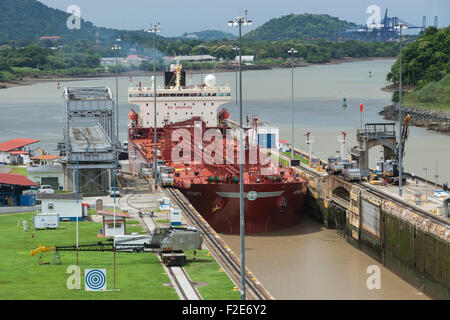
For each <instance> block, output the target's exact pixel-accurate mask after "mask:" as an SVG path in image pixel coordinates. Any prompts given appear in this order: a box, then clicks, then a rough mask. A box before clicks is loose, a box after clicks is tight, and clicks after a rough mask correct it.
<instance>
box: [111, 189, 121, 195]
mask: <svg viewBox="0 0 450 320" xmlns="http://www.w3.org/2000/svg"><path fill="white" fill-rule="evenodd" d="M109 195H110V196H111V197H114V196H116V197H120V196H121V194H120V189H119V188H117V187H115V188H114V187H112V188H111V189H109Z"/></svg>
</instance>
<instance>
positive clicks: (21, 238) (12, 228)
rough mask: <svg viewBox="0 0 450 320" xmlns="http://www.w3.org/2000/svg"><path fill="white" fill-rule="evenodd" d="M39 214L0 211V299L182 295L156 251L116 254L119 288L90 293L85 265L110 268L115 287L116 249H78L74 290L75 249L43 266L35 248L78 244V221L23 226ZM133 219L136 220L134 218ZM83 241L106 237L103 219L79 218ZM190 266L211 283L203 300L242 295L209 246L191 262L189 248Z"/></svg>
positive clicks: (47, 258)
mask: <svg viewBox="0 0 450 320" xmlns="http://www.w3.org/2000/svg"><path fill="white" fill-rule="evenodd" d="M33 215H34V213H23V214H8V215H1V216H0V300H6V299H8V300H13V299H14V300H17V299H36V300H44V299H45V300H48V299H50V300H53V299H56V300H69V299H70V300H74V299H75V300H77V299H92V300H98V299H145V300H178V299H179V297H178V295H177V294H176V292H175V290H174V289H173V288H172V287H167V286H164V284H165V283H170V280H169V278H168V276H167V275H166V274H165V272H164V269H163V267H162V266H161V264H160V262H159V260H158V257H157V256H156V255H155V254H153V253H139V254H136V253H125V252H118V253H116V288H117V289H120V291H107V292H88V291H85V290H84V269H91V268H101V269H107V271H106V273H107V288H108V290H109V289H113V288H114V278H113V253H112V252H79V255H78V258H79V266H80V268H81V290H69V289H67V287H66V282H67V279H68V277H69V276H70V274H67V273H66V270H67V268H68V267H69V266H70V265H74V264H76V253H75V252H60V256H61V260H62V264H61V265H53V264H50V265H38V261H39V255H40V254H39V253H38V254H36V255H35V256H34V257H30V251H31V250H33V249H36V248H38V247H39V245H40V244H42V245H44V246H63V245H74V244H75V239H76V223H75V222H60V228H59V229H58V230H38V231H37V230H34V229H31V230H28V231H23V227H22V222H23V221H25V220H26V221H28V226H32V221H31V217H32V216H33ZM130 222H131V221H130ZM18 226H19V228H18ZM78 227H79V243H80V244H83V243H95V242H98V241H104V239H100V238H97V233H98V230H99V229H100V228H101V227H102V226H101V223H96V222H84V221H83V222H79V225H78ZM127 232H128V233H132V232H139V233H140V234H142V233H144V231H143V230H142V228H141V227H140V226H136V225H133V224H131V225H130V226H127ZM186 255H187V258H188V261H189V263H188V265H186V271H187V272H188V273H189V275H190V277H191V279H192V280H193V281H199V282H203V283H207V285H206V286H203V287H200V288H199V291H200V294H201V295H202V297H203V298H204V299H209V300H213V299H214V300H217V299H224V300H227V299H230V300H231V299H239V298H240V294H239V292H238V291H233V287H234V285H233V283H232V282H231V280H230V279H229V278H228V276H227V275H226V273H224V272H218V270H219V268H220V267H219V265H218V263H217V262H216V261H215V259H214V258H213V257H212V256H208V255H207V250H201V251H197V261H195V262H190V260H191V259H192V257H193V251H188V252H186ZM53 257H54V252H45V253H42V260H43V261H44V262H52V261H53Z"/></svg>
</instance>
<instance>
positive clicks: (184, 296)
mask: <svg viewBox="0 0 450 320" xmlns="http://www.w3.org/2000/svg"><path fill="white" fill-rule="evenodd" d="M166 269H167V271H166V272H167V274H168V275H169V278H171V280H172V284H173V285H174V287H175V291H177V293H178V295H179V296H180V298H181V300H203V299H202V297H201V296H200V294H199V293H198V291H197V290H196V289H195V288H194V285H193V283H192V281H191V280H190V279H189V276H188V275H187V274H186V271H185V270H184V268H181V267H166Z"/></svg>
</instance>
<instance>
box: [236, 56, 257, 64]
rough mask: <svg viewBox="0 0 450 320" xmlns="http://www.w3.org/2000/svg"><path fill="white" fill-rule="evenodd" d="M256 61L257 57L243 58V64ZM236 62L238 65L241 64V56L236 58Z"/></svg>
mask: <svg viewBox="0 0 450 320" xmlns="http://www.w3.org/2000/svg"><path fill="white" fill-rule="evenodd" d="M254 60H255V56H242V62H243V63H253V62H254ZM234 61H235V62H236V63H239V56H236V58H234Z"/></svg>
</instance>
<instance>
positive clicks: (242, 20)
mask: <svg viewBox="0 0 450 320" xmlns="http://www.w3.org/2000/svg"><path fill="white" fill-rule="evenodd" d="M251 24H252V21H251V20H248V19H247V10H245V17H236V18H235V19H234V20H229V21H228V25H229V26H234V27H239V208H240V210H239V213H240V240H241V241H240V242H241V300H246V296H245V219H244V181H243V180H244V164H243V159H244V157H243V149H244V146H243V137H242V133H243V132H242V128H243V126H242V26H249V25H251Z"/></svg>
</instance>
